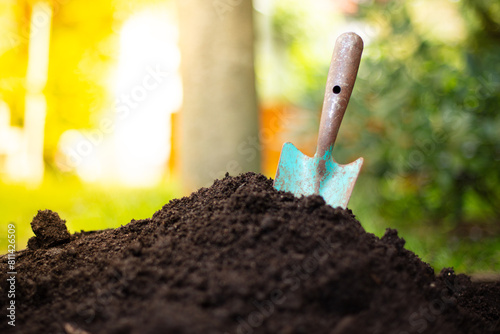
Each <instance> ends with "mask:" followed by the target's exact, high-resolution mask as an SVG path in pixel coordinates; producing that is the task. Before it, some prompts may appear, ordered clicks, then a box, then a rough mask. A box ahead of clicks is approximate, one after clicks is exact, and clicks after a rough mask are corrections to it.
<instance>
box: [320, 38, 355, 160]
mask: <svg viewBox="0 0 500 334" xmlns="http://www.w3.org/2000/svg"><path fill="white" fill-rule="evenodd" d="M362 52H363V40H362V39H361V37H359V36H358V35H356V34H355V33H353V32H349V33H345V34H342V35H340V36H339V37H338V38H337V41H336V42H335V49H334V50H333V56H332V62H331V64H330V70H329V71H328V79H327V82H326V90H325V99H324V102H323V110H322V112H321V121H320V125H319V135H318V147H317V150H316V156H317V157H319V158H326V157H327V156H328V158H329V156H330V155H331V151H332V149H333V144H334V143H335V139H336V138H337V133H338V132H339V128H340V123H342V118H343V117H344V113H345V110H346V108H347V104H348V103H349V98H350V97H351V92H352V88H353V87H354V82H355V81H356V75H357V73H358V67H359V62H360V60H361V53H362Z"/></svg>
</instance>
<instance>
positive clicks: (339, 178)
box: [274, 33, 363, 208]
mask: <svg viewBox="0 0 500 334" xmlns="http://www.w3.org/2000/svg"><path fill="white" fill-rule="evenodd" d="M362 51H363V40H362V39H361V37H359V36H358V35H356V34H355V33H345V34H342V35H340V36H339V37H338V38H337V41H336V43H335V48H334V51H333V56H332V62H331V64H330V70H329V71H328V80H327V82H326V90H325V99H324V101H323V110H322V113H321V121H320V125H319V135H318V146H317V149H316V154H315V155H314V156H313V157H312V158H311V157H308V156H306V155H305V154H303V153H302V152H300V151H299V150H298V149H297V148H296V147H295V146H294V145H293V144H292V143H285V144H284V145H283V149H282V150H281V156H280V161H279V165H278V169H277V171H276V178H275V180H274V187H275V188H276V189H278V190H283V191H289V192H291V193H293V194H294V195H295V196H300V195H304V196H308V195H313V194H318V195H321V196H322V197H323V198H324V199H325V201H326V203H327V204H329V205H331V206H333V207H338V206H340V207H342V208H346V207H347V203H348V202H349V198H350V197H351V193H352V190H353V188H354V184H355V183H356V178H357V177H358V174H359V171H360V169H361V165H362V164H363V158H359V159H358V160H356V161H354V162H352V163H350V164H348V165H340V164H338V163H336V162H335V160H334V159H333V158H332V150H333V145H334V143H335V139H336V138H337V133H338V132H339V128H340V123H341V122H342V118H343V117H344V113H345V110H346V108H347V104H348V103H349V98H350V96H351V92H352V88H353V86H354V82H355V81H356V74H357V73H358V67H359V62H360V59H361V53H362Z"/></svg>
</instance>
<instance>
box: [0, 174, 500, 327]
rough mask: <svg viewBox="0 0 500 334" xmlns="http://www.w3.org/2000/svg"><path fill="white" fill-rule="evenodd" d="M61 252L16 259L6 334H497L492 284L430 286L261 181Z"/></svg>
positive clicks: (351, 227) (390, 234) (390, 243)
mask: <svg viewBox="0 0 500 334" xmlns="http://www.w3.org/2000/svg"><path fill="white" fill-rule="evenodd" d="M36 219H39V220H42V221H44V222H45V223H43V222H41V221H38V222H37V223H36V224H34V226H35V225H37V226H49V222H51V221H52V222H53V221H54V219H55V217H54V215H53V213H50V212H48V211H42V212H41V213H39V214H38V215H37V217H35V220H36ZM59 222H61V220H60V218H59ZM44 224H47V225H44ZM50 224H53V223H50ZM58 226H59V228H60V225H58ZM42 229H43V228H42ZM62 230H63V229H61V228H60V229H59V231H62ZM63 234H64V233H63ZM37 238H39V235H38V234H37ZM58 240H59V241H58V242H56V243H51V244H50V246H49V245H48V244H44V246H43V247H41V246H40V245H39V243H38V242H36V243H35V242H33V243H31V244H30V246H29V248H28V249H27V250H25V251H21V252H18V253H17V263H16V265H17V267H16V269H17V276H16V278H17V282H16V284H17V286H16V326H15V327H11V326H9V325H8V324H7V321H6V320H5V317H4V320H3V321H2V322H1V323H0V331H1V332H2V333H4V332H6V330H7V329H8V330H11V331H12V332H16V331H17V332H18V333H91V334H94V333H106V334H110V333H218V334H221V333H245V334H250V333H273V334H274V333H297V334H298V333H308V334H309V333H332V334H333V333H334V334H341V333H345V334H347V333H348V334H352V333H380V334H382V333H384V334H386V333H397V334H407V333H500V324H499V319H500V302H499V300H500V284H498V283H497V284H481V285H478V284H473V283H471V281H470V279H469V277H467V276H465V275H455V274H454V273H453V271H452V270H451V269H443V271H441V273H440V274H439V275H437V276H435V275H434V272H433V270H432V268H431V267H430V266H429V265H428V264H426V263H424V262H422V261H421V260H420V259H419V258H418V257H417V256H416V255H415V254H414V253H412V252H410V251H408V250H406V249H405V248H404V243H405V242H404V240H403V239H401V238H399V237H398V235H397V231H395V230H392V229H388V230H387V232H386V234H385V235H384V236H383V237H382V238H378V237H376V236H374V235H373V234H370V233H367V232H365V231H364V229H363V227H362V226H361V224H360V223H359V222H358V221H357V220H356V219H355V217H354V215H353V214H352V212H351V211H349V210H342V209H340V208H337V209H334V208H332V207H330V206H328V205H325V202H324V201H323V199H322V198H321V197H318V196H309V197H303V198H300V199H299V198H295V197H293V196H292V195H290V194H288V193H283V192H278V191H276V190H275V189H274V188H273V187H272V181H271V180H270V179H266V178H265V177H264V176H262V175H259V174H253V173H247V174H243V175H241V176H238V177H226V178H224V179H223V180H218V181H215V183H214V185H213V186H212V187H210V188H202V189H200V190H199V191H197V192H195V193H193V194H191V195H190V196H189V197H184V198H181V199H175V200H172V201H170V202H169V203H168V204H167V205H165V206H164V207H163V208H162V209H161V210H160V211H158V212H156V213H155V214H154V215H153V217H151V218H149V219H144V220H132V221H131V222H130V223H129V224H127V225H125V226H122V227H119V228H117V229H112V230H103V231H95V232H81V233H76V234H73V235H71V236H70V240H66V239H64V240H61V239H58ZM6 262H7V259H6V257H5V256H4V257H3V258H2V260H1V264H0V270H1V273H0V282H1V283H0V285H1V289H2V291H1V292H0V305H1V307H2V309H3V310H5V309H6V307H7V305H8V302H9V301H8V300H7V293H6V289H7V281H6V280H7V278H8V277H9V276H8V275H6V272H7V271H8V270H7V264H6Z"/></svg>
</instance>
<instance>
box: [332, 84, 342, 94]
mask: <svg viewBox="0 0 500 334" xmlns="http://www.w3.org/2000/svg"><path fill="white" fill-rule="evenodd" d="M341 90H342V89H341V88H340V86H334V87H333V94H338V93H340V91H341Z"/></svg>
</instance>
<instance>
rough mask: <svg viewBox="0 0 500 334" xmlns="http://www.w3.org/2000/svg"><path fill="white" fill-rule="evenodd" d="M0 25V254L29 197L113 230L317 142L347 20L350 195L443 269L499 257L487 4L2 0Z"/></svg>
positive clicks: (345, 132)
mask: <svg viewBox="0 0 500 334" xmlns="http://www.w3.org/2000/svg"><path fill="white" fill-rule="evenodd" d="M201 4H203V5H201ZM0 31H2V34H1V35H0V212H1V216H0V233H1V235H0V247H2V248H1V249H0V253H4V252H6V250H7V248H6V246H5V245H6V236H7V233H6V226H7V224H8V223H10V222H14V223H16V224H17V226H18V235H17V238H18V248H24V247H25V245H26V242H27V240H28V238H29V237H31V236H32V235H33V234H32V232H31V229H30V226H29V223H30V221H31V219H32V217H33V216H34V215H35V214H36V212H37V210H39V209H51V210H54V211H57V212H58V213H59V214H60V216H61V217H62V218H63V219H65V220H67V225H68V228H69V229H70V231H72V232H74V231H79V230H82V229H83V230H93V229H102V228H112V227H117V226H120V225H124V224H126V223H128V222H129V221H130V220H131V219H141V218H147V217H150V216H151V215H152V214H153V213H154V212H155V211H156V210H158V209H160V208H161V206H162V205H163V204H166V203H167V202H168V201H169V200H170V199H172V198H176V197H180V196H184V195H188V194H189V192H190V191H192V190H194V189H197V188H199V187H202V186H209V185H210V183H211V182H212V181H213V179H214V178H218V177H222V176H223V175H224V174H225V173H226V172H229V173H230V174H232V175H236V174H238V173H239V172H242V171H246V170H252V171H255V172H261V173H263V174H265V175H266V176H268V177H274V172H275V170H276V167H277V163H278V159H279V154H280V150H281V145H282V144H283V143H284V142H285V141H291V142H293V143H294V144H295V145H296V146H297V147H299V148H300V149H301V150H302V151H303V152H304V153H307V154H309V155H312V154H314V150H315V146H316V135H317V127H318V121H319V115H320V111H321V104H322V98H323V92H324V91H323V90H324V84H325V81H326V74H327V72H328V66H329V61H330V57H331V52H332V50H333V45H334V42H335V39H336V37H337V36H338V35H339V34H341V33H343V32H346V31H355V32H356V33H358V34H359V35H360V36H361V37H362V38H363V40H364V42H365V50H364V53H363V58H362V62H361V67H360V70H359V73H358V80H357V82H356V86H355V88H354V91H353V96H352V98H351V102H350V107H349V108H348V112H347V113H346V117H345V119H344V122H343V125H342V128H341V131H340V134H339V138H338V142H337V145H336V147H335V150H334V156H335V158H336V160H337V161H338V162H340V163H348V162H351V161H354V160H355V159H356V158H358V157H359V156H363V157H364V159H365V165H364V167H363V169H362V172H361V173H362V174H361V175H360V177H359V179H358V182H357V185H356V188H355V190H354V193H353V197H352V199H351V203H350V206H349V207H350V209H352V210H353V212H354V214H356V216H357V217H358V219H359V220H360V221H361V223H362V224H363V226H364V227H365V228H366V229H367V230H368V231H370V232H373V233H375V234H377V235H381V234H383V232H384V230H385V228H386V227H391V228H397V229H398V230H399V231H400V235H402V236H403V237H404V238H405V239H406V240H407V242H408V244H407V245H408V247H409V248H410V249H412V250H414V251H415V252H417V254H419V255H420V256H421V257H422V258H423V259H424V260H425V261H428V262H430V263H431V264H432V265H433V266H435V268H436V269H438V270H439V269H440V268H441V267H443V266H453V267H455V268H456V269H457V270H459V271H465V272H468V273H488V272H495V271H496V272H499V271H500V221H499V220H500V219H499V218H500V213H499V212H500V211H499V210H498V207H499V206H500V173H499V170H500V132H499V131H498V129H499V128H500V120H499V116H498V115H499V110H498V109H499V105H500V4H498V3H496V2H494V1H473V0H435V1H430V0H415V1H391V0H377V1H374V0H363V1H359V0H351V1H341V0H313V1H298V0H297V1H296V0H254V1H253V3H252V5H250V2H248V1H246V0H241V1H229V0H214V1H204V2H202V1H200V0H189V1H187V0H186V1H183V0H178V1H174V0H163V1H159V0H147V1H138V0H137V1H126V0H104V1H83V0H51V1H48V0H44V1H37V0H18V1H9V0H5V1H2V2H1V3H0ZM234 73H237V75H236V76H235V75H233V74H234ZM240 74H241V75H240ZM228 77H229V79H227V78H228ZM231 80H234V81H231ZM235 83H237V84H235ZM240 83H241V85H240ZM235 106H236V107H235ZM240 107H241V110H239V109H240ZM219 114H220V117H221V118H218V116H219ZM207 115H217V117H212V116H208V117H207ZM198 116H199V117H198ZM254 120H255V122H254ZM253 122H254V123H255V125H252V124H253ZM228 143H229V145H228ZM231 143H234V145H233V146H231V145H232V144H231ZM197 150H198V151H197Z"/></svg>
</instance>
